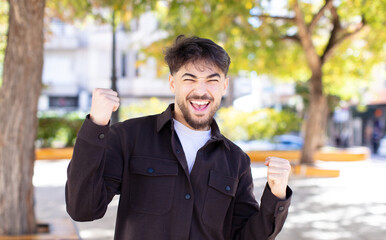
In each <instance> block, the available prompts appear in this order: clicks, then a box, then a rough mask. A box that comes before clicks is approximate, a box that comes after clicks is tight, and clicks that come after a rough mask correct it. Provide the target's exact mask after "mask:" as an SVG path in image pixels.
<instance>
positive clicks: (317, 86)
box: [300, 69, 328, 165]
mask: <svg viewBox="0 0 386 240" xmlns="http://www.w3.org/2000/svg"><path fill="white" fill-rule="evenodd" d="M309 88H310V105H309V109H308V114H307V119H306V131H305V137H304V145H303V148H302V155H301V159H300V163H302V164H308V165H311V164H313V163H314V153H315V151H316V149H317V146H318V144H319V142H320V137H321V136H320V135H321V134H322V132H323V133H324V129H325V123H326V119H325V118H326V117H327V114H326V112H327V111H328V105H327V98H326V96H324V94H323V88H322V74H321V69H320V71H318V73H313V74H312V77H311V79H310V82H309Z"/></svg>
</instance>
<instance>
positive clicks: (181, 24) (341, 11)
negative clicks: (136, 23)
mask: <svg viewBox="0 0 386 240" xmlns="http://www.w3.org/2000/svg"><path fill="white" fill-rule="evenodd" d="M158 8H159V18H160V26H161V27H162V28H164V29H165V30H166V31H167V32H168V33H169V36H170V37H169V38H167V39H165V40H164V41H163V42H161V43H157V44H154V45H153V49H149V52H150V53H153V52H156V51H157V50H158V49H159V47H160V45H164V44H165V42H170V41H171V39H173V38H175V36H176V35H179V34H181V33H185V34H186V35H198V36H201V37H208V38H211V39H213V40H215V41H217V42H219V43H220V44H221V45H223V46H224V48H225V49H226V50H227V51H228V52H229V53H230V55H231V58H232V65H231V69H230V73H231V74H235V73H237V72H238V71H239V70H254V71H257V72H258V73H260V74H269V75H272V76H275V77H277V78H280V79H283V80H287V81H288V80H289V81H307V82H308V91H309V108H308V111H307V114H306V130H305V133H304V138H305V140H304V142H305V144H304V146H303V149H302V157H301V163H304V164H312V163H313V162H314V159H313V155H314V152H315V150H316V148H317V145H318V139H320V135H321V134H322V133H323V134H324V132H325V130H324V129H325V128H326V122H327V114H328V104H327V95H328V94H333V95H340V96H342V97H343V98H345V99H347V98H350V97H352V96H353V95H359V94H360V90H359V89H360V88H361V86H365V85H366V83H367V82H368V81H369V78H370V77H369V76H370V72H371V68H372V67H373V66H374V64H376V63H377V62H379V61H380V60H382V59H384V56H385V52H384V47H383V43H384V42H385V40H386V36H385V33H384V31H383V25H384V22H385V17H384V14H383V13H384V12H385V10H386V9H385V8H386V4H385V0H381V1H362V0H341V1H333V0H325V1H306V0H303V1H300V0H299V1H297V0H289V1H274V0H271V1H268V0H263V1H252V0H242V1H226V0H222V1H214V0H196V1H187V2H181V1H177V0H173V1H170V2H169V3H168V4H160V5H159V6H158ZM159 57H160V56H159ZM354 83H355V84H354Z"/></svg>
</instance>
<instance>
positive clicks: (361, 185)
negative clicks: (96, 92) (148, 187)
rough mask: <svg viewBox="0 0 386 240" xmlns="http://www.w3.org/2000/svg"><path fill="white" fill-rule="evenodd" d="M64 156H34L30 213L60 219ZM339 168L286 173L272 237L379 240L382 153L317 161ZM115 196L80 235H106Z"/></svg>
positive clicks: (384, 211) (383, 209) (383, 205)
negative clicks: (280, 223)
mask: <svg viewBox="0 0 386 240" xmlns="http://www.w3.org/2000/svg"><path fill="white" fill-rule="evenodd" d="M68 162H69V161H68V160H60V161H37V162H36V164H35V177H34V184H35V186H36V213H37V217H38V218H39V219H46V218H51V217H56V218H58V217H59V218H66V217H67V214H66V211H65V203H64V184H65V181H66V168H67V165H68ZM320 165H321V166H323V167H326V168H329V169H339V170H341V176H340V177H339V178H297V177H293V176H292V177H291V179H290V183H289V184H290V186H291V188H292V189H293V190H294V196H293V199H292V205H291V207H290V213H289V216H288V219H287V221H286V224H285V226H284V229H283V231H282V232H281V233H280V234H279V236H278V237H277V239H278V240H303V239H304V240H306V239H310V240H338V239H339V240H349V239H350V240H380V239H384V236H385V235H386V190H385V189H386V188H385V187H384V184H385V183H386V158H379V157H373V158H372V159H371V160H368V161H362V162H344V163H334V162H328V163H321V164H320ZM252 173H253V176H254V183H255V194H256V197H257V199H260V197H261V194H262V190H263V187H264V185H265V181H266V177H265V176H266V168H265V166H264V165H263V164H253V168H252ZM117 206H118V198H114V200H113V201H112V203H111V204H110V206H109V208H108V211H107V213H106V215H105V217H104V218H103V219H102V220H97V221H93V222H88V223H75V224H76V227H77V228H78V230H79V233H80V236H81V237H82V239H93V240H111V239H113V234H114V222H115V215H116V210H117Z"/></svg>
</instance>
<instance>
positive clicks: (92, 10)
mask: <svg viewBox="0 0 386 240" xmlns="http://www.w3.org/2000/svg"><path fill="white" fill-rule="evenodd" d="M155 3H156V1H152V0H93V1H89V0H47V4H46V6H47V7H46V15H47V17H53V18H59V19H60V20H62V21H64V22H74V21H79V20H80V21H82V20H87V19H94V20H96V21H97V22H99V23H107V22H108V23H110V22H111V20H112V12H113V11H114V12H115V19H114V20H115V22H116V23H120V24H123V25H124V26H125V28H126V29H129V28H130V21H131V20H132V19H133V18H135V17H137V16H139V15H140V14H141V13H143V12H145V11H148V10H151V9H152V8H153V6H154V5H155ZM63 9H65V10H63Z"/></svg>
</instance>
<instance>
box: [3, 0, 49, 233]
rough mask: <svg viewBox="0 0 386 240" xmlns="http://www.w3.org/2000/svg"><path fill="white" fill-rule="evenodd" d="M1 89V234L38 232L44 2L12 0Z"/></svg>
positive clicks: (39, 0) (37, 0)
mask: <svg viewBox="0 0 386 240" xmlns="http://www.w3.org/2000/svg"><path fill="white" fill-rule="evenodd" d="M8 3H9V27H8V38H7V46H6V51H5V59H4V72H3V84H2V86H1V88H0V106H1V108H0V122H1V124H0V132H1V135H0V189H1V192H0V222H1V224H0V234H20V233H32V232H35V230H36V221H35V214H34V199H33V186H32V175H33V162H34V159H35V158H34V154H35V151H34V141H35V137H36V128H37V117H36V113H37V102H38V98H39V95H40V89H41V85H42V84H41V76H42V66H43V17H44V5H45V1H44V0H19V1H15V0H9V1H8Z"/></svg>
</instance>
